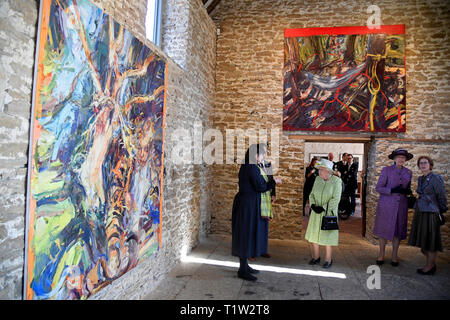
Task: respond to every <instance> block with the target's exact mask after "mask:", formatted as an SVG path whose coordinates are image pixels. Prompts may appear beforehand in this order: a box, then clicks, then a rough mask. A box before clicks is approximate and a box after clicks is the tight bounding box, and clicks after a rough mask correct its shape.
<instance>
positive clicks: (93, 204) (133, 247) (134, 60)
mask: <svg viewBox="0 0 450 320" xmlns="http://www.w3.org/2000/svg"><path fill="white" fill-rule="evenodd" d="M36 56H37V57H36V68H35V80H34V93H33V94H34V97H33V112H32V120H31V126H32V130H31V138H30V151H29V168H28V171H29V174H28V194H27V227H26V246H27V247H26V263H25V264H26V266H25V269H26V270H25V277H24V278H25V279H24V295H25V298H26V299H86V298H87V297H89V296H90V295H92V294H93V293H95V292H97V291H98V290H100V289H101V288H102V287H104V286H106V285H108V284H109V283H111V282H112V281H113V280H115V279H117V278H118V277H120V276H122V275H123V274H125V273H126V272H127V271H129V270H130V269H132V268H133V267H135V266H136V265H137V264H138V263H139V262H140V261H142V260H143V259H144V258H146V257H149V256H152V255H153V254H154V253H155V252H157V251H158V250H159V248H160V244H161V209H162V171H163V162H164V157H163V154H164V149H163V148H164V146H163V141H164V121H165V96H166V73H167V63H166V62H165V61H164V60H163V59H161V58H160V57H159V56H158V55H156V54H155V53H154V52H152V51H151V50H150V49H149V48H148V47H147V46H145V45H144V44H143V43H142V42H141V41H139V40H138V39H137V38H136V37H134V36H133V35H132V34H131V33H130V32H129V31H127V30H125V29H124V28H123V27H122V26H121V25H119V24H118V23H117V22H115V21H114V20H113V19H112V18H111V17H110V16H109V15H108V14H106V13H105V12H103V11H102V10H101V9H99V8H98V7H96V6H94V5H93V4H92V3H90V2H89V1H88V0H43V1H41V9H40V22H39V36H38V46H37V54H36Z"/></svg>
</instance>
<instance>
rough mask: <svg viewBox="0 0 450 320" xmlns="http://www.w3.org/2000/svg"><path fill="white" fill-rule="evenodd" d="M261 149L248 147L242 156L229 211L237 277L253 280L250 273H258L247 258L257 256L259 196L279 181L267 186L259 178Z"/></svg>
mask: <svg viewBox="0 0 450 320" xmlns="http://www.w3.org/2000/svg"><path fill="white" fill-rule="evenodd" d="M263 152H264V150H262V149H261V150H260V147H259V145H256V144H254V145H251V146H250V148H249V149H248V150H247V153H246V155H245V163H244V164H243V165H242V166H241V168H240V170H239V192H238V193H237V194H236V196H235V197H234V202H233V211H232V226H231V230H232V255H233V256H236V257H239V262H240V266H239V270H238V277H239V278H242V279H244V280H250V281H254V280H256V279H257V278H256V277H255V276H252V275H251V273H258V271H257V270H254V269H252V268H250V266H249V265H248V262H247V259H248V258H249V257H258V256H260V255H261V254H263V253H265V252H259V251H260V249H259V248H260V247H261V246H258V243H257V242H258V236H257V230H258V224H259V223H261V193H262V192H266V191H268V190H271V189H273V187H274V186H275V184H276V183H281V179H279V178H275V179H274V180H270V181H269V182H268V183H266V181H265V180H264V178H263V177H262V175H261V171H260V168H259V167H258V165H257V164H258V163H259V162H261V160H262V159H263V157H264V153H263Z"/></svg>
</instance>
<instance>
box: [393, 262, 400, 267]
mask: <svg viewBox="0 0 450 320" xmlns="http://www.w3.org/2000/svg"><path fill="white" fill-rule="evenodd" d="M398 265H399V263H398V261H391V266H393V267H398Z"/></svg>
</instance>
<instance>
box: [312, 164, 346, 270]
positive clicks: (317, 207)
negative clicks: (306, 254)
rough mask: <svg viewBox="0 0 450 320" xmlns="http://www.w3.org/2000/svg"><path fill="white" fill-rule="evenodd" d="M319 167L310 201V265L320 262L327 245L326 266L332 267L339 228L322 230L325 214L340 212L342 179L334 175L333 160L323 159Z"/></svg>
mask: <svg viewBox="0 0 450 320" xmlns="http://www.w3.org/2000/svg"><path fill="white" fill-rule="evenodd" d="M317 167H318V169H319V176H318V177H317V178H316V181H315V182H314V186H313V189H312V192H311V194H310V195H309V203H310V204H311V214H310V216H309V222H308V228H307V229H306V234H305V239H306V240H308V241H309V242H311V243H312V245H313V251H312V256H313V257H312V259H311V261H310V262H309V264H310V265H314V264H318V263H320V251H319V249H320V247H319V246H325V248H326V254H325V264H324V265H323V267H324V268H329V267H331V264H332V263H333V260H332V257H331V254H332V246H337V245H338V241H339V231H338V230H321V225H322V218H323V216H325V215H336V216H337V214H338V206H339V201H340V200H341V193H342V180H341V179H340V178H339V177H337V176H335V175H333V162H331V161H329V160H325V159H322V160H321V161H320V162H319V163H318V164H317Z"/></svg>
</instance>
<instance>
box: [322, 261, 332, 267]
mask: <svg viewBox="0 0 450 320" xmlns="http://www.w3.org/2000/svg"><path fill="white" fill-rule="evenodd" d="M332 264H333V259H331V261H330V262H328V261H325V263H324V264H323V266H322V267H323V268H325V269H328V268H329V267H331V265H332Z"/></svg>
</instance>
